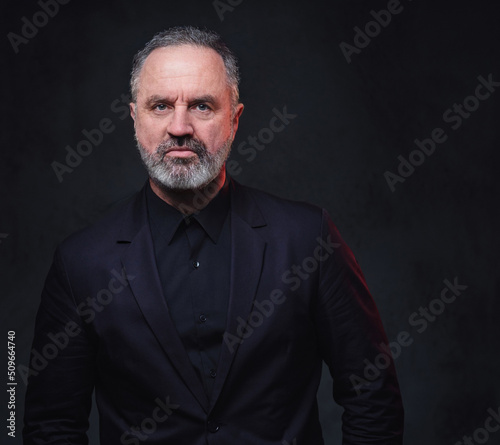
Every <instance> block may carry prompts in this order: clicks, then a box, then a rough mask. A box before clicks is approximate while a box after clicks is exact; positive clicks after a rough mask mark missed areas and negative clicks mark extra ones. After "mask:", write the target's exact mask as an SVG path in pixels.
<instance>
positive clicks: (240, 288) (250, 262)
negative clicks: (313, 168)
mask: <svg viewBox="0 0 500 445" xmlns="http://www.w3.org/2000/svg"><path fill="white" fill-rule="evenodd" d="M265 225H266V223H265V221H264V218H263V217H262V215H261V213H260V210H259V209H258V207H257V205H256V203H255V202H254V199H253V197H252V196H250V195H249V193H248V192H246V190H245V189H244V188H242V186H240V185H238V184H236V183H234V181H232V183H231V278H230V279H231V281H230V293H229V308H228V314H227V323H226V332H225V335H229V336H231V335H234V336H236V335H237V334H236V332H237V327H238V318H239V317H241V318H243V319H244V320H246V318H247V316H248V315H249V314H250V312H251V309H252V306H253V301H254V298H255V294H256V292H257V287H258V285H259V280H260V277H261V275H262V267H263V263H264V255H265V250H266V242H265V241H264V239H263V238H262V237H261V236H260V235H259V233H258V230H256V229H257V228H259V227H263V226H265ZM233 338H234V337H233ZM239 344H240V343H239V342H231V343H230V344H229V343H228V342H227V340H226V339H225V340H224V341H223V342H222V346H221V353H220V357H219V364H218V369H217V378H216V380H215V382H214V389H213V393H212V396H211V407H213V406H214V405H215V401H216V400H217V398H218V396H219V394H220V392H221V390H222V387H223V386H224V382H225V380H226V378H227V375H228V373H229V371H230V368H231V365H232V363H233V360H234V358H235V356H236V353H237V350H238V346H239Z"/></svg>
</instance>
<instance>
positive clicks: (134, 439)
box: [120, 397, 180, 445]
mask: <svg viewBox="0 0 500 445" xmlns="http://www.w3.org/2000/svg"><path fill="white" fill-rule="evenodd" d="M155 403H156V406H155V408H154V409H153V412H152V414H151V417H146V418H144V419H142V421H141V424H140V425H138V426H132V427H130V428H129V429H128V430H127V431H125V432H124V433H123V434H122V435H121V437H120V443H122V444H123V445H132V444H133V445H139V444H140V442H144V441H146V440H148V437H149V436H151V434H154V433H155V431H156V430H157V429H158V425H159V424H160V423H163V422H166V421H167V419H168V418H169V417H170V416H171V415H172V414H173V412H174V411H175V410H176V409H179V408H180V405H176V404H173V403H171V402H170V397H166V398H165V401H163V400H161V399H160V398H159V397H157V398H156V399H155Z"/></svg>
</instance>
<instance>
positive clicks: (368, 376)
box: [349, 277, 468, 396]
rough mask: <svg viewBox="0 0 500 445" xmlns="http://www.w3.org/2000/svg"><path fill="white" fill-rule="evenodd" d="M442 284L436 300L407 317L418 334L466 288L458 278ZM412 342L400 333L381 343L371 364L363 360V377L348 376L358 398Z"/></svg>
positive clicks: (410, 337)
mask: <svg viewBox="0 0 500 445" xmlns="http://www.w3.org/2000/svg"><path fill="white" fill-rule="evenodd" d="M443 283H444V285H445V287H444V288H443V289H442V290H441V293H440V295H439V297H438V298H435V299H433V300H431V301H430V302H429V304H428V305H427V306H426V307H423V306H420V307H419V308H418V311H415V312H412V313H411V314H410V316H409V317H408V324H409V325H410V326H412V327H414V328H416V330H417V333H418V334H422V333H423V332H425V331H426V330H427V328H428V327H429V325H430V324H432V323H434V322H435V321H436V320H437V318H438V317H439V316H440V315H441V314H442V313H443V312H444V311H445V310H446V307H447V306H448V305H449V304H451V303H453V302H455V301H456V300H457V297H458V296H460V295H462V292H463V291H465V290H466V289H467V288H468V286H466V285H463V284H459V283H458V277H455V278H454V279H453V283H452V282H451V281H449V280H448V279H446V280H444V281H443ZM413 342H414V338H413V336H412V335H411V334H410V332H408V331H401V332H399V333H398V334H397V335H396V339H395V341H392V342H390V343H389V344H385V343H381V344H380V349H382V352H380V353H379V354H377V356H375V358H374V360H373V362H371V361H370V360H368V359H367V358H365V359H364V360H363V363H364V365H365V367H364V369H363V377H360V376H358V375H356V374H351V375H350V376H349V380H350V381H351V384H352V386H353V388H354V390H355V391H356V394H357V395H358V396H359V395H360V394H361V393H362V388H363V387H365V386H369V385H370V384H371V383H372V382H374V381H375V380H376V379H377V378H378V377H379V376H380V373H381V371H383V370H384V369H387V368H388V367H389V366H390V365H391V362H392V360H391V356H392V359H393V360H397V359H398V358H399V357H400V356H401V354H402V352H403V348H407V347H408V346H411V345H412V344H413Z"/></svg>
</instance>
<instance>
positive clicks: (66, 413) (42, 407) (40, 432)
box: [23, 251, 95, 445]
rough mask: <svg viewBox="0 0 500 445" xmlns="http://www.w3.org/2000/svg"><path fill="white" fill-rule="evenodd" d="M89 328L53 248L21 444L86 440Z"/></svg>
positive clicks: (89, 393)
mask: <svg viewBox="0 0 500 445" xmlns="http://www.w3.org/2000/svg"><path fill="white" fill-rule="evenodd" d="M87 329H88V326H85V323H84V322H83V320H82V318H81V317H80V315H79V314H78V311H77V305H76V303H75V301H74V298H73V293H72V289H71V285H70V282H69V279H68V276H67V273H66V271H65V268H64V264H63V260H62V257H61V255H60V253H59V251H57V252H56V254H55V256H54V262H53V264H52V267H51V269H50V271H49V274H48V276H47V279H46V282H45V286H44V289H43V292H42V298H41V303H40V307H39V309H38V313H37V317H36V325H35V336H34V341H33V348H32V351H31V361H30V377H29V380H28V389H27V393H26V404H25V415H24V430H23V438H24V445H35V444H36V445H41V444H52V445H54V444H75V445H76V444H78V445H80V444H87V443H88V438H87V434H86V432H87V429H88V417H89V412H90V408H91V400H92V391H93V388H94V366H95V350H94V347H93V345H92V343H91V341H90V340H89V336H88V330H87Z"/></svg>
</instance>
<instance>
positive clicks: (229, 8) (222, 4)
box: [212, 0, 243, 22]
mask: <svg viewBox="0 0 500 445" xmlns="http://www.w3.org/2000/svg"><path fill="white" fill-rule="evenodd" d="M242 3H243V0H225V1H223V0H214V1H213V2H212V5H213V7H214V8H215V12H216V13H217V15H218V16H219V20H220V21H221V22H223V21H224V14H225V13H226V12H233V11H234V8H235V7H236V6H239V5H241V4H242Z"/></svg>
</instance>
